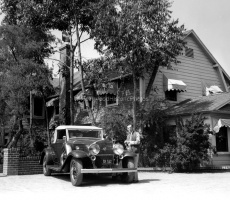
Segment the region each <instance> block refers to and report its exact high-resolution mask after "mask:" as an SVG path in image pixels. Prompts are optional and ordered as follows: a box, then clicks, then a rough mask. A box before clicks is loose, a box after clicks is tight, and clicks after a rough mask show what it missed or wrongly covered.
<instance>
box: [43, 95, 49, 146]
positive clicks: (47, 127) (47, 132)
mask: <svg viewBox="0 0 230 200" xmlns="http://www.w3.org/2000/svg"><path fill="white" fill-rule="evenodd" d="M42 95H43V94H42ZM43 102H44V105H45V119H46V135H47V139H48V146H50V144H51V141H50V133H49V119H48V112H47V107H46V101H45V97H44V95H43Z"/></svg>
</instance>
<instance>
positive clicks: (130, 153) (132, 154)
mask: <svg viewBox="0 0 230 200" xmlns="http://www.w3.org/2000/svg"><path fill="white" fill-rule="evenodd" d="M123 156H124V158H125V157H136V156H137V155H136V154H135V153H133V152H131V151H125V152H124V153H123Z"/></svg>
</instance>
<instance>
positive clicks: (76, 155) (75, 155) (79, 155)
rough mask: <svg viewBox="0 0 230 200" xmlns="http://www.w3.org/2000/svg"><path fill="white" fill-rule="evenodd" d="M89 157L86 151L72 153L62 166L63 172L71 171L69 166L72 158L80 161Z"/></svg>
mask: <svg viewBox="0 0 230 200" xmlns="http://www.w3.org/2000/svg"><path fill="white" fill-rule="evenodd" d="M87 157H88V154H87V153H85V152H84V151H81V150H73V151H71V152H70V153H69V154H68V156H67V158H66V160H65V162H64V164H63V165H62V170H64V171H66V170H68V169H69V164H70V161H71V160H72V158H78V159H81V158H87Z"/></svg>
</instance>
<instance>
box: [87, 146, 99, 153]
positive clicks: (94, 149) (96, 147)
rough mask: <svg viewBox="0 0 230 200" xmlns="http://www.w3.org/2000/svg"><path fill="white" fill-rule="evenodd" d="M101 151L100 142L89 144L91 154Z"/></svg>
mask: <svg viewBox="0 0 230 200" xmlns="http://www.w3.org/2000/svg"><path fill="white" fill-rule="evenodd" d="M99 152H100V147H99V145H98V144H92V145H90V146H89V153H90V154H91V155H97V154H99Z"/></svg>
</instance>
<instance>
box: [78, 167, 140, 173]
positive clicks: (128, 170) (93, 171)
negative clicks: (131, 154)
mask: <svg viewBox="0 0 230 200" xmlns="http://www.w3.org/2000/svg"><path fill="white" fill-rule="evenodd" d="M125 172H137V168H132V169H117V168H109V169H107V168H100V169H81V173H83V174H94V173H95V174H99V173H103V174H104V173H125Z"/></svg>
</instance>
